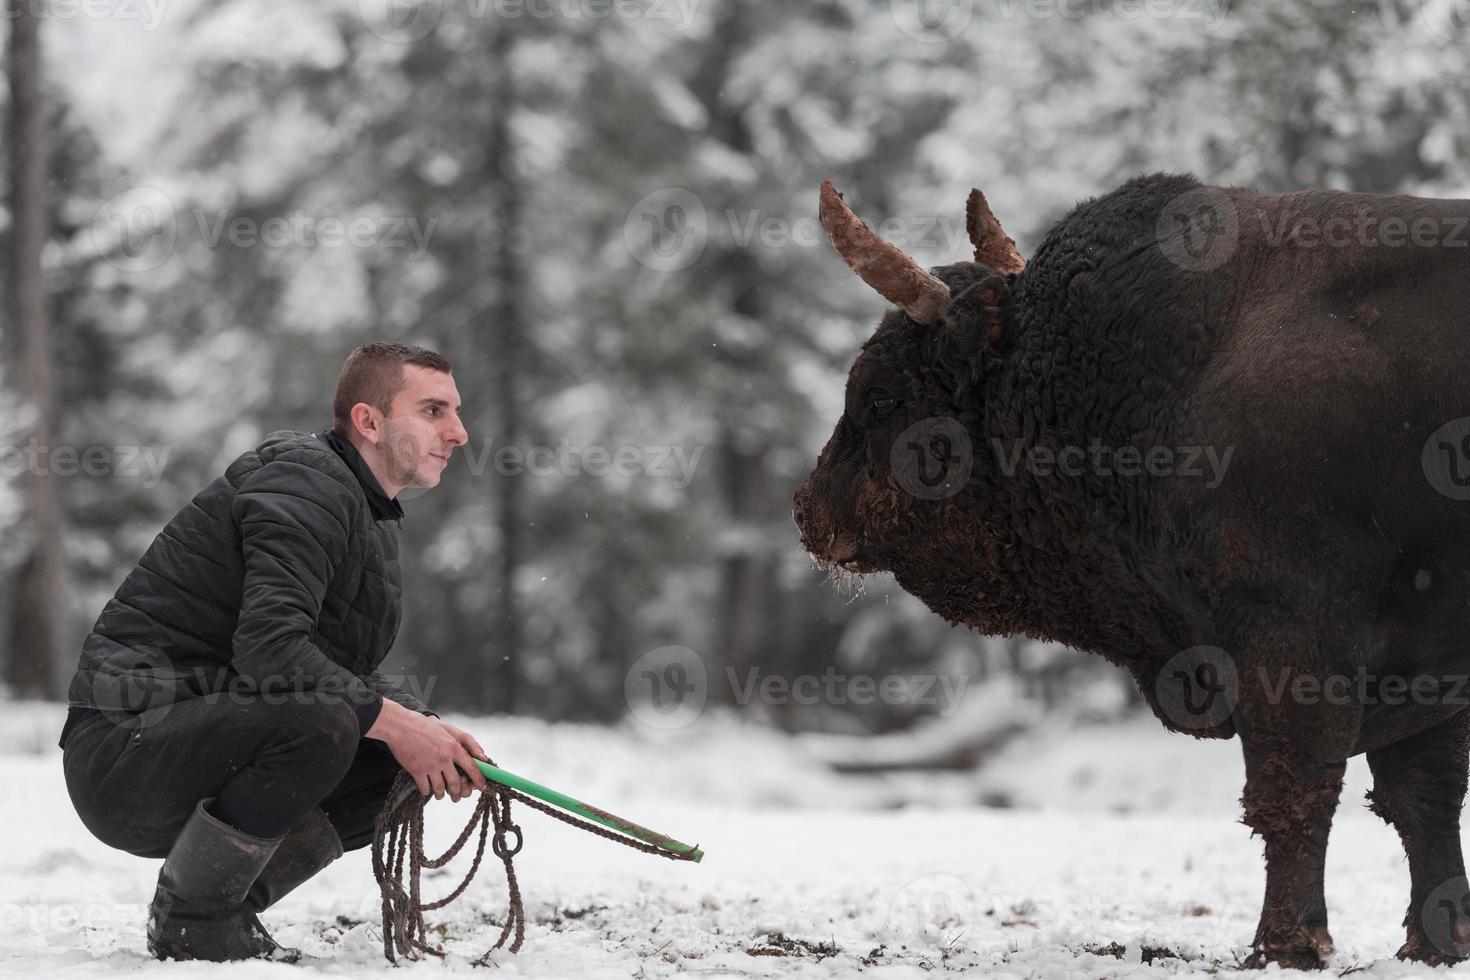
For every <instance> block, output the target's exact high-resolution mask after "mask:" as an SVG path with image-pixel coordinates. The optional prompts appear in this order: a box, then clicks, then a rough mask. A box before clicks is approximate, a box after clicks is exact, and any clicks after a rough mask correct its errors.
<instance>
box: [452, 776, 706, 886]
mask: <svg viewBox="0 0 1470 980" xmlns="http://www.w3.org/2000/svg"><path fill="white" fill-rule="evenodd" d="M475 765H477V766H479V767H480V772H482V773H484V774H485V778H486V779H488V780H490V781H491V782H496V783H500V784H501V785H502V786H509V787H510V788H511V789H516V790H520V791H521V792H522V793H525V794H526V795H527V796H534V797H535V798H536V799H538V800H541V801H542V802H544V803H550V804H551V805H552V806H558V807H561V808H562V809H563V810H566V811H567V812H568V813H575V814H576V815H577V816H579V817H584V818H586V819H588V820H591V821H592V822H594V823H599V824H602V826H604V827H607V828H608V829H609V830H615V831H617V832H618V833H620V834H626V835H627V836H629V837H632V838H634V839H636V840H641V841H643V842H644V843H645V844H651V845H653V846H654V847H657V848H658V849H659V850H662V851H669V852H670V853H673V854H678V855H680V856H681V857H683V858H685V859H686V860H689V861H694V862H696V863H698V862H699V861H701V860H703V859H704V852H703V851H701V850H700V849H699V845H697V844H685V843H682V842H681V841H676V840H674V838H672V837H670V836H668V835H667V834H660V833H659V832H658V831H656V830H649V829H648V828H647V827H642V826H639V825H638V824H636V823H634V822H633V821H631V820H624V819H623V818H622V817H619V816H617V815H616V814H612V813H608V812H607V811H606V810H599V809H598V808H597V807H595V806H591V805H589V804H586V803H583V802H582V801H581V800H575V799H572V798H571V797H570V796H567V795H566V794H565V793H558V792H557V791H556V790H554V789H550V788H548V787H546V786H542V785H541V784H540V783H534V782H532V781H531V780H529V779H527V778H525V777H524V776H517V775H516V774H515V773H513V772H506V771H505V770H504V769H501V768H500V767H499V766H492V765H490V763H488V762H481V761H480V760H479V759H476V760H475Z"/></svg>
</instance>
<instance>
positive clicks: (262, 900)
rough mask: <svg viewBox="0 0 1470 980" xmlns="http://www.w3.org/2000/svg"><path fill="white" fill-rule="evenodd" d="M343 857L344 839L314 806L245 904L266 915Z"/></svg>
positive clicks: (284, 842)
mask: <svg viewBox="0 0 1470 980" xmlns="http://www.w3.org/2000/svg"><path fill="white" fill-rule="evenodd" d="M341 856H342V838H340V837H338V836H337V830H336V828H335V827H333V826H332V822H331V821H330V820H328V819H327V815H326V814H325V813H323V812H322V809H321V807H317V806H314V807H312V808H311V809H310V810H309V811H307V814H306V816H304V817H302V818H301V819H300V820H298V821H296V825H295V826H293V827H292V828H291V829H290V830H288V831H286V836H285V838H284V839H283V840H282V841H281V845H280V846H279V847H277V848H276V852H275V854H273V855H272V856H271V859H270V861H268V862H267V863H266V866H265V868H264V869H263V870H262V871H261V872H260V876H259V877H258V878H256V879H255V883H254V884H252V885H251V886H250V891H249V893H248V894H247V895H246V896H245V904H246V905H248V906H250V910H251V911H252V912H264V911H265V910H266V909H268V908H270V907H271V906H272V905H274V904H276V903H277V902H279V901H280V900H281V899H282V898H284V897H285V896H286V894H287V893H288V892H290V891H294V890H295V888H296V887H297V886H298V885H300V884H302V883H303V882H305V881H307V880H309V879H310V878H312V877H313V876H314V875H316V873H317V872H319V871H321V870H322V869H323V868H325V867H326V866H327V865H329V864H331V863H332V862H333V861H335V860H337V859H338V858H339V857H341Z"/></svg>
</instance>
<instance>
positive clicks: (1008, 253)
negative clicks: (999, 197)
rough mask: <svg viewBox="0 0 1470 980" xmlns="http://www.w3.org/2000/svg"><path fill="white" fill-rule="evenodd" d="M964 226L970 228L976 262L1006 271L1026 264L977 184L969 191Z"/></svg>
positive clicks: (1019, 269) (1016, 270)
mask: <svg viewBox="0 0 1470 980" xmlns="http://www.w3.org/2000/svg"><path fill="white" fill-rule="evenodd" d="M965 228H966V229H968V230H969V232H970V244H972V245H974V246H975V261H976V262H979V263H980V264H981V265H988V266H990V267H991V268H992V269H994V270H995V271H996V272H1000V273H1005V274H1010V273H1013V272H1020V271H1021V270H1022V269H1024V268H1026V260H1025V259H1023V258H1021V253H1020V252H1018V251H1016V243H1015V241H1014V240H1013V239H1012V238H1011V236H1010V235H1007V234H1006V233H1005V230H1004V229H1003V228H1001V226H1000V222H999V221H997V220H996V218H995V213H994V212H993V211H991V210H990V205H989V204H988V203H987V202H986V200H985V195H984V194H981V193H980V189H979V188H978V187H976V188H974V189H972V190H971V191H970V199H969V200H968V201H966V202H965Z"/></svg>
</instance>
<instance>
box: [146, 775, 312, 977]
mask: <svg viewBox="0 0 1470 980" xmlns="http://www.w3.org/2000/svg"><path fill="white" fill-rule="evenodd" d="M213 802H214V797H209V798H208V799H204V800H200V801H199V804H198V805H197V806H196V807H195V808H194V812H193V813H192V814H190V815H189V819H188V821H186V822H185V824H184V829H183V830H181V831H180V832H179V836H178V839H177V840H175V841H174V844H173V847H172V848H171V849H170V850H169V852H168V857H166V858H164V860H163V867H162V868H161V869H160V870H159V872H158V889H157V890H156V891H155V892H154V893H153V903H152V905H150V906H149V909H148V949H149V951H150V952H151V953H153V955H154V956H155V957H157V958H158V959H161V960H211V961H214V962H224V961H226V960H246V959H263V958H269V959H278V960H284V961H286V962H293V963H294V962H296V960H298V959H299V958H300V955H301V954H300V953H299V952H298V951H297V950H294V949H287V948H285V947H282V946H280V945H279V944H277V943H276V941H275V940H274V939H272V938H271V937H270V934H269V933H267V932H266V931H265V927H264V926H262V925H261V924H260V920H259V919H257V918H256V917H255V913H254V912H253V911H251V909H250V907H249V906H248V905H247V904H246V902H245V898H246V895H247V893H248V892H249V889H250V886H251V885H252V884H253V883H254V882H255V879H256V877H257V876H258V875H259V874H260V872H261V870H262V869H263V868H264V867H265V866H266V864H267V863H268V862H269V861H270V859H271V855H272V854H274V853H275V851H276V848H277V847H279V846H280V843H281V841H282V840H284V839H285V835H282V836H281V837H275V838H269V839H267V838H262V837H252V836H251V835H250V834H247V833H245V832H244V831H241V830H237V829H236V828H234V827H231V826H230V825H229V824H227V823H225V822H224V821H222V820H220V819H219V818H218V817H216V816H214V815H213V814H211V813H210V812H209V811H208V809H206V808H207V806H208V805H209V804H210V803H213Z"/></svg>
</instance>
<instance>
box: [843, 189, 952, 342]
mask: <svg viewBox="0 0 1470 980" xmlns="http://www.w3.org/2000/svg"><path fill="white" fill-rule="evenodd" d="M818 210H819V213H820V214H821V216H822V227H823V228H825V229H826V231H827V238H828V240H830V241H831V242H832V247H833V248H835V249H837V254H838V255H841V256H842V260H843V261H844V262H846V263H847V264H848V265H849V266H851V267H852V271H853V272H856V273H857V274H858V276H859V277H861V278H862V280H863V282H865V283H867V284H868V285H869V286H872V287H873V288H874V289H876V290H877V291H878V292H879V293H881V294H882V295H883V298H884V299H886V300H888V301H889V302H890V303H893V304H894V305H895V306H899V307H902V309H903V311H904V312H905V313H907V314H908V315H909V316H910V317H912V318H913V319H914V320H915V321H916V322H918V323H938V322H939V316H940V314H942V313H943V312H944V308H945V307H946V306H947V305H949V287H948V286H946V285H945V284H944V281H943V280H942V279H939V278H938V277H937V276H934V275H932V274H931V273H929V272H928V271H926V270H925V269H924V267H923V266H921V265H919V263H917V262H915V261H914V260H913V259H911V258H909V257H908V256H907V255H905V254H904V252H903V250H902V249H900V248H898V247H897V246H895V245H890V244H889V243H888V242H885V241H884V240H883V239H881V238H879V237H878V235H877V233H875V232H874V231H873V229H871V228H869V227H868V226H867V225H865V224H863V221H862V219H861V218H859V217H858V216H857V215H855V214H853V213H852V209H851V208H849V207H848V206H847V205H846V204H844V203H843V201H842V195H841V194H839V193H837V189H836V188H835V187H833V186H832V182H831V181H830V180H824V181H822V195H821V204H820V207H819V208H818Z"/></svg>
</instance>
